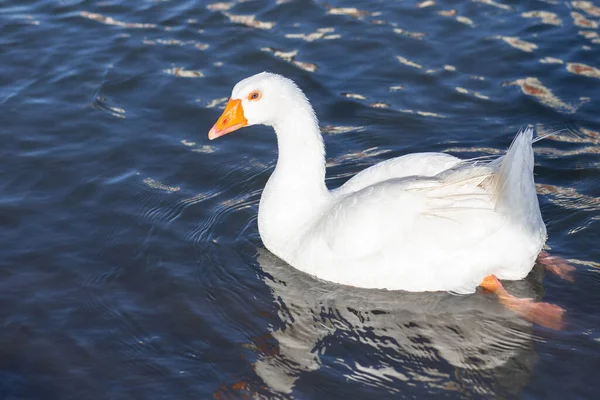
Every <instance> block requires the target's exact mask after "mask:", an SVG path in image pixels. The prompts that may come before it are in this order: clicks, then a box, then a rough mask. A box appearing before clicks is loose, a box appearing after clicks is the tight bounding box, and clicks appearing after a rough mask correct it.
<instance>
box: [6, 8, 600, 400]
mask: <svg viewBox="0 0 600 400" xmlns="http://www.w3.org/2000/svg"><path fill="white" fill-rule="evenodd" d="M599 7H600V3H598V1H597V0H592V2H571V3H569V2H559V1H552V0H548V1H531V2H518V1H508V0H498V1H497V2H494V1H491V0H487V1H483V0H480V1H462V2H455V1H450V0H436V1H435V2H434V1H382V0H381V1H366V0H362V1H359V0H356V1H351V0H347V1H343V0H332V1H328V2H326V3H325V2H322V1H273V0H272V1H245V2H224V3H209V2H206V3H203V2H201V1H189V0H171V1H164V0H163V1H158V0H152V1H150V0H147V1H136V2H127V1H123V0H108V1H102V2H98V1H85V0H84V1H82V0H63V1H43V0H31V1H9V0H5V1H3V2H0V15H1V18H0V52H1V53H0V54H1V60H2V61H1V63H0V82H1V85H0V121H1V123H0V126H1V127H2V129H0V142H1V143H2V144H1V146H0V160H1V161H0V163H1V166H2V167H1V168H0V242H1V243H2V247H1V248H2V250H1V253H0V255H1V257H0V259H1V262H0V276H1V278H0V309H1V310H2V324H3V325H2V335H1V336H0V379H1V381H0V382H1V384H0V397H2V398H5V399H42V398H43V399H83V398H85V399H133V398H139V399H174V398H176V399H187V398H190V399H192V398H193V399H198V398H200V399H204V398H213V397H214V398H217V399H226V398H242V397H243V396H248V397H253V396H254V397H258V398H288V397H293V398H298V399H309V398H310V399H333V398H340V399H341V398H353V399H361V398H375V397H376V396H377V397H381V396H383V397H390V396H392V395H396V396H398V397H400V398H404V397H416V398H423V397H425V396H427V395H437V396H445V397H450V398H460V397H468V396H469V397H475V398H480V397H490V396H493V397H498V398H511V397H519V398H556V399H563V398H595V397H596V396H597V392H598V390H599V389H600V384H599V383H598V379H597V371H598V368H599V367H600V361H599V360H600V357H599V356H600V317H598V307H599V306H600V275H599V272H600V269H599V267H600V264H599V262H600V250H599V248H598V243H599V239H600V236H599V230H600V221H599V220H600V185H599V183H600V179H599V178H598V176H599V169H600V160H599V158H598V152H599V149H600V147H599V142H600V112H599V111H600V108H599V106H598V101H600V98H599V94H600V80H599V78H600V71H599V70H598V68H600V52H599V48H600V43H599V42H600V38H599V34H600V31H599V29H598V24H600V8H599ZM262 70H269V71H272V72H278V73H281V74H284V75H286V76H288V77H291V78H293V79H294V80H296V81H297V82H298V84H299V85H300V86H301V87H302V88H304V90H305V91H306V93H307V95H308V96H309V98H310V99H311V101H312V103H313V105H314V107H315V109H316V110H317V113H318V115H319V117H320V121H321V125H322V128H323V131H324V132H325V141H326V145H327V151H328V153H327V154H328V160H329V168H328V185H329V186H330V187H331V188H333V187H336V186H339V185H340V184H342V183H343V182H344V181H345V180H346V179H347V178H348V177H349V176H351V175H352V174H354V173H356V172H358V171H360V170H361V169H363V168H365V167H366V166H369V165H372V164H374V163H376V162H378V161H381V160H384V159H386V158H388V157H394V156H399V155H402V154H406V153H410V152H416V151H447V152H450V153H452V154H455V155H458V156H461V157H474V156H477V155H484V154H493V153H497V152H498V151H501V150H502V149H505V148H506V147H507V146H508V145H509V144H510V141H511V139H512V137H513V136H514V134H515V133H516V131H517V130H518V129H519V127H522V126H525V125H527V124H531V125H533V126H535V127H536V128H537V130H538V132H540V133H544V132H549V131H558V133H557V134H556V135H554V136H552V137H551V138H548V139H546V140H544V141H542V142H540V143H538V144H537V145H536V180H537V182H538V185H539V193H540V202H541V207H542V213H543V216H544V219H545V220H546V222H547V225H548V233H549V241H548V245H549V246H550V248H551V250H550V251H551V252H552V253H553V254H555V255H559V256H561V257H564V258H566V259H568V260H570V262H571V263H572V265H574V266H575V267H576V268H577V269H576V271H575V274H574V278H575V282H574V283H569V282H566V281H563V280H560V279H559V278H557V277H555V276H553V275H545V276H544V274H543V271H540V269H536V270H534V272H533V273H532V274H531V276H530V277H528V279H527V280H525V281H522V282H513V283H510V284H507V287H508V289H509V290H511V292H513V293H514V294H518V295H520V296H529V297H535V298H537V299H541V298H543V299H544V300H545V301H548V302H552V303H555V304H558V305H560V306H562V307H564V308H565V309H566V310H567V314H566V326H565V329H563V330H562V331H558V332H557V331H551V330H547V329H544V328H542V327H539V326H535V325H531V324H529V323H527V322H525V321H523V320H521V319H519V318H517V317H515V316H514V315H513V314H511V313H510V312H508V311H507V310H505V309H504V308H503V307H501V306H500V305H499V304H498V303H497V300H496V298H495V297H494V296H493V295H489V294H485V293H477V294H474V295H472V296H462V297H456V296H451V295H448V294H441V293H433V294H406V293H386V292H378V291H361V290H349V289H347V288H344V287H339V286H336V285H329V284H325V283H321V282H317V281H315V280H313V279H312V278H310V277H307V276H305V275H303V274H301V273H299V272H297V271H295V270H293V269H292V268H290V267H289V266H287V265H286V264H284V263H282V262H281V261H279V260H277V259H275V258H274V257H273V256H272V255H270V253H268V252H267V251H266V250H265V249H264V248H263V246H262V244H261V241H260V237H259V235H258V232H257V228H256V214H257V203H258V200H259V197H260V193H261V190H262V188H263V186H264V184H265V183H266V181H267V179H268V176H269V174H270V172H271V171H272V169H273V166H274V163H275V157H276V155H275V148H276V147H275V138H274V135H273V134H272V132H270V131H269V130H268V129H266V128H264V127H252V128H248V129H245V130H242V131H240V132H236V133H235V134H232V135H230V136H228V137H225V138H222V139H220V140H218V141H215V142H209V141H208V140H207V138H206V135H207V132H208V130H209V129H210V127H211V126H212V124H213V123H214V121H215V120H216V119H217V117H218V116H219V114H220V111H221V110H220V109H221V108H223V106H224V102H225V101H226V98H227V97H228V95H229V93H230V91H231V88H232V86H233V85H234V84H235V83H236V82H237V81H238V80H240V79H242V78H244V77H246V76H249V75H252V74H254V73H256V72H260V71H262Z"/></svg>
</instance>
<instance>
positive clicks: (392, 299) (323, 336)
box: [255, 249, 540, 395]
mask: <svg viewBox="0 0 600 400" xmlns="http://www.w3.org/2000/svg"><path fill="white" fill-rule="evenodd" d="M258 261H259V263H260V266H261V268H262V269H263V271H264V272H265V275H266V277H265V282H266V284H267V285H268V286H269V287H270V289H271V291H272V294H273V297H274V298H275V299H276V301H277V302H278V303H279V304H278V308H279V317H280V319H281V321H282V324H281V326H280V327H278V328H275V329H274V330H273V331H272V332H271V335H272V337H273V338H274V339H275V340H276V341H277V345H278V347H279V349H278V350H279V351H277V352H267V353H268V354H262V355H261V356H259V358H258V360H257V361H256V363H255V371H256V373H257V374H258V376H260V378H261V379H262V380H263V381H264V382H265V383H266V384H267V386H269V387H270V388H271V389H274V390H276V391H277V392H280V393H291V391H292V390H293V388H294V386H295V384H296V380H297V379H298V378H299V376H300V374H301V373H303V372H310V371H314V370H317V369H319V368H320V366H321V363H322V358H323V357H329V358H331V357H335V355H331V354H330V353H331V351H330V350H331V346H328V343H329V344H331V343H333V346H335V345H336V344H339V343H340V342H341V343H342V345H343V346H344V348H345V349H346V348H349V347H352V351H347V352H344V353H343V355H342V356H341V357H340V358H339V359H338V361H337V362H335V363H336V364H339V368H342V369H345V372H344V375H345V377H346V378H347V379H349V380H353V381H359V382H361V383H362V384H366V385H371V386H377V387H380V388H384V389H386V390H389V391H397V390H399V388H402V390H403V392H405V391H406V390H407V389H406V388H407V387H415V386H416V387H415V389H416V388H417V387H419V386H421V387H422V386H423V385H425V386H427V387H428V388H429V389H438V390H441V391H444V390H458V391H461V392H465V391H466V392H468V393H472V394H480V395H481V394H498V393H500V394H501V393H505V394H511V393H516V392H518V391H519V390H520V389H521V388H522V387H523V386H524V385H525V384H526V383H527V381H528V380H529V377H530V376H531V375H532V371H533V364H534V363H535V361H536V359H537V355H536V354H535V351H534V348H533V339H532V337H531V324H530V323H529V322H527V321H524V320H523V319H521V318H519V317H518V316H517V315H516V314H514V313H513V312H511V311H510V310H508V309H506V308H505V307H504V306H502V305H501V304H500V303H499V302H498V299H497V298H496V297H495V296H494V295H491V294H484V293H476V294H473V295H469V296H454V295H451V294H448V293H445V292H433V293H407V292H389V291H374V290H364V289H357V288H353V287H347V286H340V285H335V284H330V283H327V282H323V281H317V280H315V279H314V278H312V277H310V276H309V275H306V274H304V273H302V272H300V271H298V270H296V269H294V268H292V267H290V266H289V265H287V264H286V263H284V262H283V261H281V260H279V259H278V258H276V257H275V256H274V255H272V254H271V253H270V252H268V251H266V250H264V249H260V250H259V254H258ZM534 281H536V282H539V281H540V274H539V273H538V269H536V270H534V272H532V274H531V275H530V277H529V278H528V279H527V280H523V281H516V282H510V283H509V284H508V285H507V286H508V287H509V289H510V290H511V291H512V292H513V293H515V294H518V295H519V296H525V297H539V296H536V293H535V291H534V289H535V286H538V285H537V283H536V282H534ZM348 354H352V355H353V357H354V358H355V359H354V360H352V361H350V360H349V359H348ZM328 362H331V360H329V359H328ZM336 368H337V367H336ZM400 382H401V383H400Z"/></svg>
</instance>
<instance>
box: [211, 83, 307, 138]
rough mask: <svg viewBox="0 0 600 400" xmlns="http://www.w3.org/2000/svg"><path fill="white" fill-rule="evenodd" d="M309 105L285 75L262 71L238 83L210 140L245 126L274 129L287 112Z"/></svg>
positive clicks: (214, 127) (212, 130)
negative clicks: (270, 127) (264, 126)
mask: <svg viewBox="0 0 600 400" xmlns="http://www.w3.org/2000/svg"><path fill="white" fill-rule="evenodd" d="M299 101H300V104H302V103H307V102H308V100H306V96H304V93H302V91H301V90H300V89H299V88H298V87H297V86H296V84H295V83H294V82H293V81H292V80H290V79H287V78H285V77H283V76H281V75H277V74H273V73H270V72H261V73H259V74H256V75H253V76H251V77H248V78H246V79H244V80H242V81H240V82H238V83H237V84H236V85H235V86H234V88H233V90H232V92H231V98H230V99H229V102H228V103H227V106H226V107H225V110H224V111H223V114H221V116H220V117H219V119H218V120H217V122H216V123H215V124H214V125H213V127H212V128H211V130H210V131H209V132H208V138H209V139H210V140H213V139H216V138H218V137H220V136H223V135H226V134H228V133H231V132H233V131H236V130H238V129H240V128H243V127H245V126H251V125H267V126H274V125H277V123H278V122H279V121H280V120H281V119H282V118H285V116H286V114H287V113H286V109H287V110H288V111H289V110H290V107H292V108H294V107H297V106H298V104H299V103H298V102H299Z"/></svg>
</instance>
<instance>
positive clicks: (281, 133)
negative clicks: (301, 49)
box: [258, 96, 330, 261]
mask: <svg viewBox="0 0 600 400" xmlns="http://www.w3.org/2000/svg"><path fill="white" fill-rule="evenodd" d="M302 97H303V99H300V100H305V99H306V98H305V97H304V96H302ZM293 103H294V104H293V105H291V107H285V108H283V109H286V110H287V112H286V115H285V116H283V117H282V118H281V119H280V120H278V121H277V122H276V123H274V124H273V127H274V129H275V133H276V134H277V144H278V150H279V156H278V159H277V166H276V167H275V171H274V172H273V174H272V175H271V177H270V178H269V181H268V182H267V185H266V186H265V189H264V191H263V194H262V197H261V200H260V206H259V214H258V228H259V231H260V235H261V238H262V240H263V243H264V244H265V246H266V247H267V248H268V249H269V250H270V251H271V252H273V253H275V254H276V255H277V256H279V257H280V258H283V259H284V260H286V261H287V260H289V258H290V256H291V255H289V254H288V251H289V249H291V248H295V247H296V246H295V243H296V242H297V240H299V239H300V238H301V236H302V234H303V232H304V230H305V229H306V227H307V225H308V224H309V223H310V222H311V221H312V220H313V219H314V217H315V216H317V215H319V214H320V213H321V210H323V208H324V207H326V206H327V204H329V201H330V194H329V191H328V190H327V186H326V185H325V149H324V146H323V138H322V136H321V132H320V130H319V124H318V121H317V118H316V116H315V115H314V112H313V110H312V107H311V106H310V104H309V103H308V101H298V99H296V101H294V102H293Z"/></svg>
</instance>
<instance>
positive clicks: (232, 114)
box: [208, 99, 248, 140]
mask: <svg viewBox="0 0 600 400" xmlns="http://www.w3.org/2000/svg"><path fill="white" fill-rule="evenodd" d="M244 126H248V120H247V119H246V117H244V109H243V108H242V100H240V99H236V100H232V99H229V102H228V103H227V106H226V107H225V111H223V114H221V116H220V117H219V119H218V120H217V122H216V123H215V124H214V125H213V127H212V128H211V129H210V131H208V138H209V139H210V140H213V139H216V138H218V137H220V136H223V135H226V134H228V133H230V132H233V131H237V130H238V129H240V128H243V127H244Z"/></svg>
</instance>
